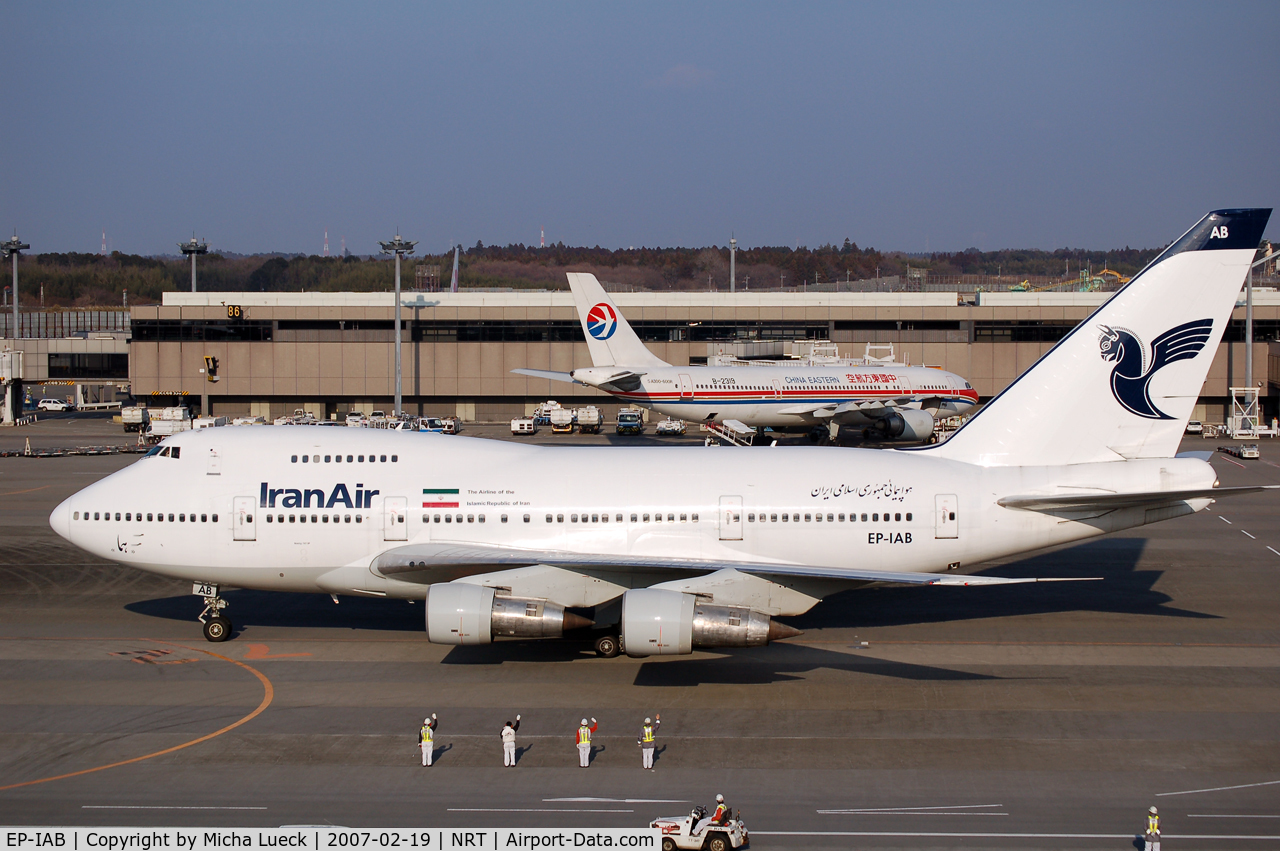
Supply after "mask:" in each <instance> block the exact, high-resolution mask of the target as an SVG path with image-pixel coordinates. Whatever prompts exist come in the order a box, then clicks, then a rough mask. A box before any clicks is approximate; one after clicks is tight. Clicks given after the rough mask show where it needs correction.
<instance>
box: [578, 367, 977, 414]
mask: <svg viewBox="0 0 1280 851" xmlns="http://www.w3.org/2000/svg"><path fill="white" fill-rule="evenodd" d="M600 369H601V370H602V371H604V370H608V369H610V368H609V367H602V368H600ZM590 372H592V370H590V369H588V370H575V372H574V375H575V377H576V376H578V375H579V374H589V373H590ZM637 372H643V375H641V376H640V377H639V386H637V387H634V388H632V387H631V386H629V385H627V386H624V387H618V388H611V387H602V389H604V390H606V391H608V392H609V393H612V394H613V395H614V396H616V397H617V398H618V399H621V400H623V401H625V402H629V403H631V404H633V405H638V406H640V407H644V408H651V409H653V410H655V411H657V412H658V413H661V414H666V415H667V416H671V417H676V418H678V419H682V420H689V421H692V422H706V421H712V420H716V421H722V420H728V419H733V420H738V421H739V422H742V423H744V424H746V425H749V426H752V427H775V428H776V427H786V426H812V425H814V424H817V423H823V422H831V421H832V417H831V414H830V413H829V412H828V413H827V415H826V416H825V417H824V416H821V415H820V414H818V413H817V412H818V411H821V410H822V409H823V408H824V407H826V408H830V407H832V406H837V405H842V404H845V403H848V402H853V403H855V405H854V406H846V409H845V410H842V411H841V412H839V413H838V414H836V415H835V418H834V419H835V421H836V422H838V423H840V424H842V425H868V424H870V423H872V422H874V421H875V420H876V419H877V418H878V417H879V416H882V415H883V414H884V413H885V410H886V405H887V406H888V407H889V408H892V407H894V406H897V407H904V408H923V409H925V410H928V411H930V412H931V413H933V415H934V417H935V418H942V417H949V416H954V415H956V414H962V413H964V412H965V411H968V410H969V409H970V408H972V407H973V406H974V405H976V404H977V403H978V393H977V391H976V390H974V389H973V388H972V387H970V386H969V384H968V382H966V381H965V380H964V379H963V378H961V377H960V376H958V375H955V374H953V373H950V372H945V371H943V370H940V369H933V368H931V367H922V366H915V367H913V366H905V367H904V366H794V367H792V366H701V367H700V366H692V367H660V368H649V369H646V370H637ZM862 406H865V408H866V410H865V412H862V411H859V410H856V408H857V407H862Z"/></svg>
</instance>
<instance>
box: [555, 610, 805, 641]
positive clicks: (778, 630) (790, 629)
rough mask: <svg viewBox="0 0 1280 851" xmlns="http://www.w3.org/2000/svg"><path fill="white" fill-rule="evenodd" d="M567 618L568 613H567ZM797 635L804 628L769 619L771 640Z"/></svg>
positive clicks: (800, 633) (802, 631) (801, 632)
mask: <svg viewBox="0 0 1280 851" xmlns="http://www.w3.org/2000/svg"><path fill="white" fill-rule="evenodd" d="M565 617H566V618H567V617H568V615H565ZM797 635H804V630H800V629H796V628H795V627H794V626H787V625H786V624H785V623H779V622H778V621H775V620H770V621H769V640H770V641H778V640H780V639H783V638H794V637H795V636H797Z"/></svg>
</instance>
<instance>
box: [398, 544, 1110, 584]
mask: <svg viewBox="0 0 1280 851" xmlns="http://www.w3.org/2000/svg"><path fill="white" fill-rule="evenodd" d="M533 565H548V566H551V567H562V568H568V569H577V570H584V569H594V570H604V571H609V570H617V571H619V572H627V571H632V570H635V569H637V568H644V569H648V570H659V571H662V570H670V571H673V572H679V573H683V574H690V573H710V572H713V571H716V570H738V571H741V572H743V573H751V574H757V575H760V576H809V577H815V578H820V579H837V580H848V581H851V582H896V583H900V584H904V585H965V586H969V585H1021V584H1024V583H1028V582H1051V581H1052V582H1068V581H1076V579H1075V578H1074V577H1072V578H1070V579H1036V578H1034V577H1033V578H1017V579H1009V578H1005V577H1000V576H964V575H960V574H951V573H948V574H937V573H910V572H906V571H900V570H866V569H863V568H844V567H820V566H817V565H807V564H785V563H773V562H743V561H720V560H716V559H686V558H671V557H668V556H642V555H606V554H583V553H569V552H557V551H548V550H525V549H517V548H515V547H500V546H492V545H484V544H449V543H444V542H439V543H421V544H409V545H408V546H403V547H396V548H395V549H392V550H387V551H386V552H384V553H382V554H381V555H379V556H378V557H377V558H376V559H374V562H373V565H372V567H373V570H374V571H375V572H376V573H378V574H380V575H382V576H385V577H387V578H389V579H397V580H400V581H402V582H415V583H420V584H430V583H433V582H450V581H453V580H454V579H458V578H460V577H463V576H466V575H468V574H471V573H479V572H482V571H492V570H508V569H510V568H514V567H531V566H533ZM1096 578H1100V577H1091V579H1096Z"/></svg>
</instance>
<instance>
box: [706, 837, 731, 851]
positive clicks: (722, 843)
mask: <svg viewBox="0 0 1280 851" xmlns="http://www.w3.org/2000/svg"><path fill="white" fill-rule="evenodd" d="M707 851H729V840H728V839H726V838H725V835H724V834H723V833H717V834H716V835H715V836H712V837H711V838H710V839H708V840H707Z"/></svg>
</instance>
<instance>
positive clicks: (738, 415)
mask: <svg viewBox="0 0 1280 851" xmlns="http://www.w3.org/2000/svg"><path fill="white" fill-rule="evenodd" d="M568 277H569V289H570V290H572V291H573V300H574V303H575V304H576V305H577V308H578V321H580V322H581V323H582V331H583V333H584V334H585V335H586V339H587V349H588V350H589V351H590V352H591V362H592V364H593V366H589V367H582V368H579V369H575V370H573V371H572V372H553V371H550V370H543V369H513V370H512V372H515V373H518V374H520V375H528V376H532V377H534V378H549V379H552V380H553V381H570V382H577V383H578V384H585V385H587V386H589V387H595V388H597V389H599V390H603V391H605V392H606V393H609V394H612V395H613V396H615V397H617V398H618V399H621V400H622V401H624V402H629V403H631V404H633V405H639V406H641V407H644V408H651V409H653V410H655V411H657V412H658V413H660V414H666V415H667V416H671V417H677V418H679V419H682V420H690V421H692V422H725V421H730V422H737V423H740V424H742V426H744V427H750V428H764V427H771V428H779V429H781V428H795V427H800V428H809V429H814V428H816V427H823V426H825V427H828V428H829V427H831V426H842V425H848V426H862V427H867V428H874V429H875V431H876V432H877V433H878V434H879V436H880V437H884V438H901V439H903V440H917V441H919V440H928V439H929V438H930V437H931V436H932V434H933V425H934V422H935V420H937V419H941V418H943V417H950V416H953V415H955V414H961V413H964V412H965V411H967V410H969V409H970V408H972V407H973V406H974V405H976V404H977V403H978V392H977V391H976V390H974V389H973V388H972V387H971V386H970V385H969V382H967V381H965V380H964V379H963V378H961V377H960V376H958V375H954V374H952V373H950V372H944V371H942V370H940V369H933V368H931V367H923V366H917V367H910V366H901V365H874V364H871V365H865V366H848V365H843V366H836V365H822V366H813V365H804V364H796V365H795V366H763V365H761V366H693V367H690V366H672V365H671V364H669V363H667V362H666V361H664V360H661V359H659V358H658V356H657V355H655V354H653V352H651V351H649V349H648V348H646V347H645V344H644V343H643V342H642V341H641V340H640V337H639V336H638V335H637V334H636V332H635V331H634V330H632V328H631V325H630V324H628V323H627V320H626V317H624V316H623V315H622V312H621V311H619V310H618V307H617V305H615V304H614V303H613V299H611V298H609V294H608V293H606V292H605V291H604V287H602V286H600V282H599V281H597V280H596V276H595V275H590V274H586V273H583V272H569V273H568Z"/></svg>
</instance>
